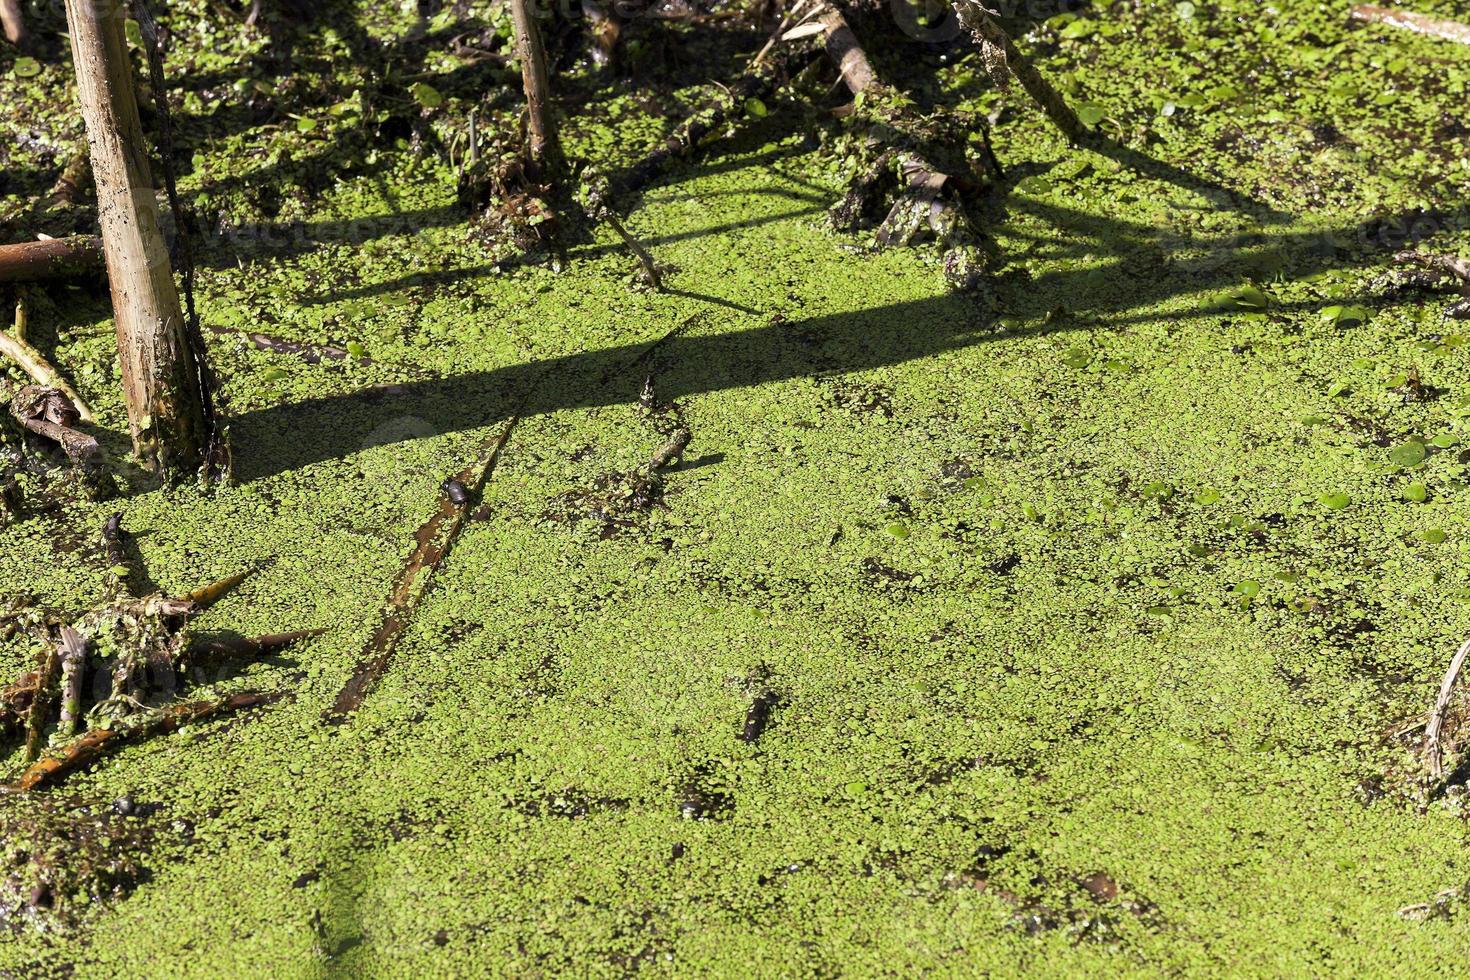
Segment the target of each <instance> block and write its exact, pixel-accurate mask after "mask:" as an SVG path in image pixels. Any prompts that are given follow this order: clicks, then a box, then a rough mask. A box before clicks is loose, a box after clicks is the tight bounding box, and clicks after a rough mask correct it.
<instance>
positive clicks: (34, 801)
mask: <svg viewBox="0 0 1470 980" xmlns="http://www.w3.org/2000/svg"><path fill="white" fill-rule="evenodd" d="M156 809H157V808H156V807H154V806H149V805H140V804H138V803H135V802H134V801H133V799H132V798H131V797H127V796H124V797H121V798H120V799H117V800H115V801H113V802H111V803H99V802H94V801H86V802H83V801H79V800H67V799H58V798H57V797H55V796H53V795H50V794H34V793H18V792H7V793H3V794H0V925H4V926H6V927H8V928H9V929H11V930H13V931H19V930H21V929H29V930H32V931H34V932H46V933H55V932H59V931H66V930H69V929H71V928H72V927H73V926H75V925H76V924H77V921H78V920H79V919H80V918H81V917H82V916H83V915H85V914H86V912H87V911H88V910H90V909H92V908H94V907H95V906H96V905H97V904H98V903H105V902H109V901H114V900H116V899H119V898H122V897H123V896H124V895H126V894H127V893H128V892H130V891H131V890H132V889H133V888H134V887H135V886H136V885H137V884H138V882H139V881H141V880H142V878H143V876H144V869H143V867H142V865H141V864H140V858H141V856H142V855H144V854H146V853H147V852H148V850H149V848H150V846H151V845H152V844H153V843H154V840H155V836H156V833H157V822H156V821H154V820H151V819H149V818H150V817H152V816H153V813H154V811H155V810H156Z"/></svg>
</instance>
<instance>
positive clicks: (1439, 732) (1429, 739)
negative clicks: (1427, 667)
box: [1424, 640, 1470, 779]
mask: <svg viewBox="0 0 1470 980" xmlns="http://www.w3.org/2000/svg"><path fill="white" fill-rule="evenodd" d="M1466 657H1470V640H1466V641H1465V642H1464V643H1462V644H1460V649H1458V650H1456V651H1455V657H1454V659H1453V660H1451V661H1450V669H1449V670H1447V671H1445V675H1444V680H1442V681H1440V684H1439V697H1438V698H1436V699H1435V701H1434V710H1433V711H1432V712H1431V713H1430V715H1429V724H1428V726H1427V727H1426V728H1425V729H1424V759H1425V762H1427V763H1428V765H1429V774H1430V775H1431V776H1433V777H1434V778H1435V779H1442V778H1444V745H1443V734H1444V719H1445V714H1446V713H1447V712H1448V711H1449V708H1450V695H1451V694H1453V693H1454V690H1455V682H1456V681H1458V680H1459V679H1460V672H1461V671H1462V670H1463V669H1464V668H1465V658H1466Z"/></svg>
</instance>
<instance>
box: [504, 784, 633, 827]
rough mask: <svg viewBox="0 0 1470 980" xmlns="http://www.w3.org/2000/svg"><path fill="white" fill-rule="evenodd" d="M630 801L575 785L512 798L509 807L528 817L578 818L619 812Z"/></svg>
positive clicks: (624, 808)
mask: <svg viewBox="0 0 1470 980" xmlns="http://www.w3.org/2000/svg"><path fill="white" fill-rule="evenodd" d="M631 804H632V801H631V800H629V799H627V798H626V797H621V796H592V795H591V794H589V793H587V792H585V791H584V790H580V789H577V788H576V787H568V788H566V789H563V790H561V791H559V792H555V793H546V794H544V795H542V796H537V797H532V798H529V799H521V800H512V801H511V802H510V803H509V806H510V808H511V809H513V810H515V811H516V812H518V813H523V814H525V815H526V816H528V817H559V818H561V819H563V820H580V819H581V818H583V817H590V816H592V815H594V814H598V813H621V812H622V811H624V810H626V809H628V807H629V806H630V805H631Z"/></svg>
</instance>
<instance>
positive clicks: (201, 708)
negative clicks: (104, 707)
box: [12, 691, 281, 791]
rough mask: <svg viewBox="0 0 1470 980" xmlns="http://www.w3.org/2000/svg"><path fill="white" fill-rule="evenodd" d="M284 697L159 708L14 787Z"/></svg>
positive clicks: (258, 694) (37, 767)
mask: <svg viewBox="0 0 1470 980" xmlns="http://www.w3.org/2000/svg"><path fill="white" fill-rule="evenodd" d="M280 697H281V695H280V694H279V693H268V692H265V691H244V692H242V693H240V694H232V695H230V696H228V697H223V698H219V699H217V700H214V701H190V702H187V703H183V704H172V705H169V706H168V707H166V708H158V709H155V710H153V711H150V712H148V714H147V715H145V716H144V717H143V718H141V719H139V720H138V721H135V722H132V723H130V724H128V725H120V726H118V727H117V728H94V729H92V730H91V731H89V732H87V733H86V734H84V735H82V736H81V737H80V738H78V739H76V740H75V741H73V742H71V743H70V744H68V745H66V746H64V747H63V748H62V749H61V750H60V751H58V752H56V753H55V754H53V755H49V756H47V757H46V758H44V759H41V760H40V761H38V762H36V763H35V764H34V765H31V766H30V767H29V768H27V769H26V770H25V772H23V773H21V775H20V778H19V779H17V780H16V781H15V782H14V783H13V784H12V785H13V787H14V788H15V789H18V790H21V791H29V790H33V789H37V788H38V787H41V786H46V785H51V784H55V783H58V782H60V781H61V780H62V779H64V778H66V776H67V775H68V774H69V773H71V772H73V771H75V770H77V769H79V768H81V767H82V766H86V765H89V764H91V763H93V762H95V761H97V760H98V759H100V758H101V757H102V756H104V755H106V754H107V753H108V752H111V751H114V750H115V749H117V748H118V747H119V746H121V745H123V744H125V743H127V742H130V741H135V740H137V739H140V738H147V737H149V736H152V735H165V734H167V733H169V732H174V731H178V730H179V729H180V728H183V727H184V726H185V725H190V724H193V723H194V722H197V721H203V720H205V719H206V718H212V717H214V716H216V715H222V714H229V713H231V712H235V711H243V710H244V709H246V708H254V707H256V706H258V705H262V704H269V703H271V702H272V701H275V700H277V699H278V698H280Z"/></svg>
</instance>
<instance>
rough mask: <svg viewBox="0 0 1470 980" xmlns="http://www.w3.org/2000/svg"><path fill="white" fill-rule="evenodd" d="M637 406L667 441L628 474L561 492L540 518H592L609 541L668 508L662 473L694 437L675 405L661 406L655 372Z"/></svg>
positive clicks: (574, 520) (559, 520)
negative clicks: (660, 509)
mask: <svg viewBox="0 0 1470 980" xmlns="http://www.w3.org/2000/svg"><path fill="white" fill-rule="evenodd" d="M638 405H639V407H640V409H641V412H642V414H643V415H644V417H646V418H647V419H649V420H650V421H651V422H652V423H653V425H654V429H655V431H657V432H658V433H659V435H660V436H661V437H662V438H663V442H662V443H661V444H660V445H659V447H658V448H657V449H656V450H654V452H653V454H652V455H651V456H649V458H648V461H647V462H645V463H643V464H642V465H640V466H635V467H634V468H632V469H630V470H619V471H616V472H611V473H603V474H602V475H600V476H598V477H596V478H594V479H593V480H592V482H591V484H589V485H588V486H585V487H576V488H574V489H571V490H567V491H565V492H563V493H560V494H558V495H557V496H556V497H554V498H553V499H552V500H551V503H550V504H549V506H548V507H547V508H546V510H545V511H544V512H543V513H542V515H541V518H542V520H547V521H553V522H557V523H563V524H576V523H578V522H580V521H583V520H590V521H593V522H594V523H596V524H597V525H599V537H601V538H604V539H606V538H611V537H614V536H616V535H617V534H619V533H621V532H623V531H627V530H631V529H633V528H636V527H638V526H639V524H640V522H641V521H642V520H643V519H644V518H646V517H647V516H648V514H649V513H650V512H651V511H652V510H654V508H658V507H662V508H665V509H667V506H668V505H667V504H665V503H664V472H665V471H666V470H668V469H669V468H670V467H672V466H674V465H676V464H677V463H678V462H679V461H680V460H681V459H682V458H683V456H684V453H685V451H686V450H687V449H688V448H689V444H690V442H692V441H693V438H694V434H693V432H692V431H691V430H690V429H689V427H688V425H686V424H685V422H684V417H683V412H682V411H681V410H680V408H679V406H678V404H677V403H675V402H667V403H660V401H659V399H658V395H657V392H656V390H655V388H654V380H653V375H652V374H650V375H648V377H647V380H645V381H644V384H643V389H642V391H641V393H640V394H639V397H638Z"/></svg>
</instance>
